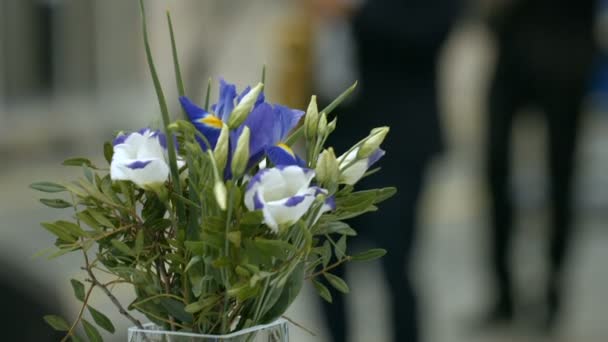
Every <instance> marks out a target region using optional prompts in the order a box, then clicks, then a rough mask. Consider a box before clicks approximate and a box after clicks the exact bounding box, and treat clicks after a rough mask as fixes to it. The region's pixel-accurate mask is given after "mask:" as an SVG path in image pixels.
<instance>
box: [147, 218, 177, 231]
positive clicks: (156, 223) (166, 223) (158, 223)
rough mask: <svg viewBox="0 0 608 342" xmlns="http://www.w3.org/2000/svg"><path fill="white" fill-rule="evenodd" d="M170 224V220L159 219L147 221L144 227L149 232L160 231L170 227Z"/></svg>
mask: <svg viewBox="0 0 608 342" xmlns="http://www.w3.org/2000/svg"><path fill="white" fill-rule="evenodd" d="M172 224H173V222H171V220H168V219H165V218H159V219H151V220H147V221H146V222H144V227H146V228H149V229H150V230H155V231H162V230H165V229H167V228H169V227H171V225H172Z"/></svg>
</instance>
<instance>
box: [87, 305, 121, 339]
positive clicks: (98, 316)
mask: <svg viewBox="0 0 608 342" xmlns="http://www.w3.org/2000/svg"><path fill="white" fill-rule="evenodd" d="M87 309H89V313H90V314H91V317H93V320H94V321H95V323H96V324H97V325H98V326H100V327H102V328H103V329H105V330H106V331H107V332H109V333H112V334H113V333H114V332H115V331H116V329H115V328H114V324H112V321H111V320H110V319H109V318H108V317H106V315H104V314H102V313H101V312H99V311H97V310H95V309H94V308H93V307H92V306H90V305H87Z"/></svg>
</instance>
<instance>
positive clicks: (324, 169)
mask: <svg viewBox="0 0 608 342" xmlns="http://www.w3.org/2000/svg"><path fill="white" fill-rule="evenodd" d="M315 174H316V177H317V180H318V181H319V183H321V184H328V185H331V184H336V183H337V182H338V178H339V177H340V170H339V168H338V161H337V159H336V155H335V153H334V149H333V148H331V147H330V148H328V149H326V150H323V152H321V154H320V155H319V160H318V161H317V167H316V168H315Z"/></svg>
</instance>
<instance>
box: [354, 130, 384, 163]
mask: <svg viewBox="0 0 608 342" xmlns="http://www.w3.org/2000/svg"><path fill="white" fill-rule="evenodd" d="M388 131H389V127H387V126H384V127H377V128H374V129H372V131H371V132H370V133H369V136H368V137H367V138H366V139H365V141H363V144H361V148H359V151H357V159H364V158H367V157H369V156H370V155H372V153H374V152H375V151H376V150H378V148H380V144H382V142H383V141H384V138H385V137H386V135H387V134H388Z"/></svg>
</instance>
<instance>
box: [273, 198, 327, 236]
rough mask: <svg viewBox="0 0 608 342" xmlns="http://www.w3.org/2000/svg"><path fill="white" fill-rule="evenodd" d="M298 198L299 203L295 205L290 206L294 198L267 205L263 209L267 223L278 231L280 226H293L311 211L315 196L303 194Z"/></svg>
mask: <svg viewBox="0 0 608 342" xmlns="http://www.w3.org/2000/svg"><path fill="white" fill-rule="evenodd" d="M300 196H301V197H300ZM297 197H298V198H299V202H298V203H297V204H295V205H289V204H288V201H289V200H290V199H292V198H293V197H290V198H286V199H282V200H279V201H273V202H267V203H265V204H264V208H263V211H264V220H265V223H266V224H267V225H268V226H269V227H271V228H272V229H273V230H275V231H277V229H278V225H282V224H292V223H295V222H296V221H297V220H299V219H300V218H301V217H302V216H303V215H304V214H306V212H307V211H308V209H310V206H311V205H312V203H313V202H314V200H315V196H314V195H312V194H303V195H298V196H297ZM269 218H270V219H269Z"/></svg>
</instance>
